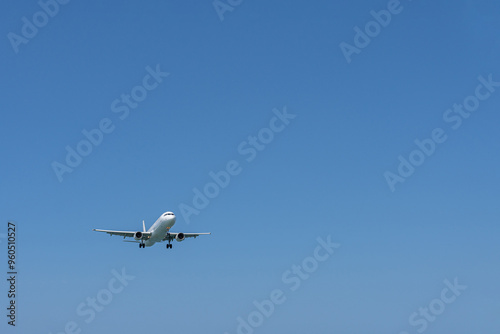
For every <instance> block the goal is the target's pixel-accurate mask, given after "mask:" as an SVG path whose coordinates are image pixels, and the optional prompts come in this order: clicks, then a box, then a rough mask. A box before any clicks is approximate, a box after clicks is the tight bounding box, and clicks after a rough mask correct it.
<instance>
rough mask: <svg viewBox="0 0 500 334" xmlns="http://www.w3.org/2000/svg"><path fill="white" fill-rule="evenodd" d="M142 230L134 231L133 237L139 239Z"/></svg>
mask: <svg viewBox="0 0 500 334" xmlns="http://www.w3.org/2000/svg"><path fill="white" fill-rule="evenodd" d="M142 235H143V234H142V232H141V231H137V232H135V233H134V239H135V240H141V239H142Z"/></svg>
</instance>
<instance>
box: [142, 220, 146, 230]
mask: <svg viewBox="0 0 500 334" xmlns="http://www.w3.org/2000/svg"><path fill="white" fill-rule="evenodd" d="M142 232H146V224H145V223H144V220H143V221H142Z"/></svg>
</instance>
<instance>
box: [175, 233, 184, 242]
mask: <svg viewBox="0 0 500 334" xmlns="http://www.w3.org/2000/svg"><path fill="white" fill-rule="evenodd" d="M184 239H186V236H185V235H184V233H182V232H181V233H177V235H176V236H175V240H177V241H182V240H184Z"/></svg>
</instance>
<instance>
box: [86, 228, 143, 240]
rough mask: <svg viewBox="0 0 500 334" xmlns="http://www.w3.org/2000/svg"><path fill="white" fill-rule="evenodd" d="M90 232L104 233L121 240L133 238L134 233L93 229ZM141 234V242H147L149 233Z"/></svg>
mask: <svg viewBox="0 0 500 334" xmlns="http://www.w3.org/2000/svg"><path fill="white" fill-rule="evenodd" d="M92 231H96V232H105V233H107V234H109V235H119V236H121V237H123V238H133V237H134V234H135V233H136V232H132V231H112V230H99V229H93V230H92ZM141 233H142V239H143V240H147V239H149V238H151V232H141Z"/></svg>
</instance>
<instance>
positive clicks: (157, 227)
mask: <svg viewBox="0 0 500 334" xmlns="http://www.w3.org/2000/svg"><path fill="white" fill-rule="evenodd" d="M174 224H175V215H174V214H173V213H172V212H165V213H164V214H162V215H161V216H160V218H158V219H157V220H156V221H155V223H154V224H153V225H152V226H151V227H150V228H149V230H148V232H151V238H149V239H148V240H145V241H144V244H145V245H146V247H151V246H153V245H154V244H155V243H157V242H160V241H162V240H163V239H164V238H165V237H166V236H167V233H168V232H169V231H170V228H172V226H174Z"/></svg>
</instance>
